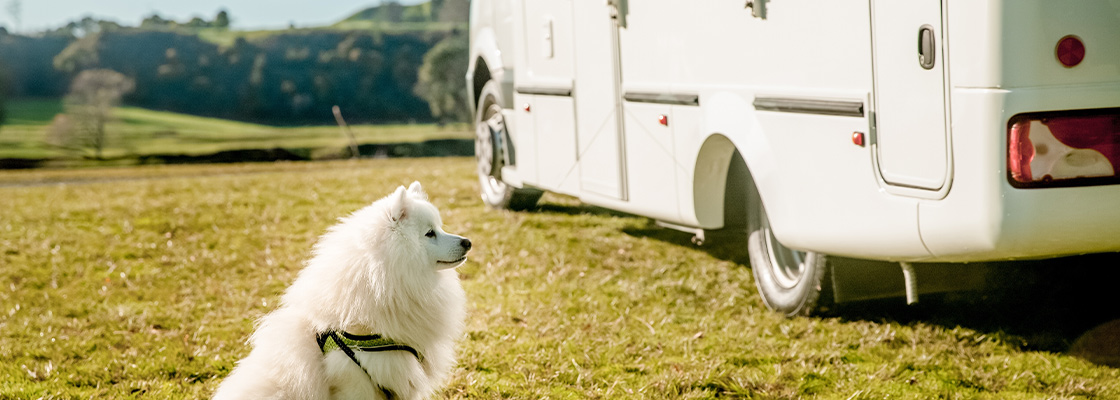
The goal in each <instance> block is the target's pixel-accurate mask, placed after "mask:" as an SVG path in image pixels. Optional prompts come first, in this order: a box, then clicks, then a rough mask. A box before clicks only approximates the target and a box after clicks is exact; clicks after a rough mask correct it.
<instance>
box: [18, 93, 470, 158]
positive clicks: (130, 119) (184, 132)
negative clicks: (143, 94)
mask: <svg viewBox="0 0 1120 400" xmlns="http://www.w3.org/2000/svg"><path fill="white" fill-rule="evenodd" d="M8 111H9V112H8V121H7V123H6V124H5V125H4V126H2V127H0V158H30V159H42V158H59V157H73V155H72V154H70V153H67V152H65V151H62V150H60V149H57V148H55V147H52V146H50V145H48V144H47V143H46V140H45V138H46V134H47V129H48V127H49V126H50V123H51V120H52V119H53V118H54V116H55V114H58V113H60V112H63V109H62V104H61V102H60V101H59V100H53V99H37V100H16V101H11V102H10V103H9V110H8ZM113 116H114V121H113V122H111V123H109V124H108V126H107V127H106V131H107V132H108V133H109V138H110V142H109V147H107V148H106V149H105V152H104V156H105V157H106V158H118V157H136V156H143V155H151V154H183V155H202V154H210V153H215V152H219V151H224V150H240V149H267V148H277V147H281V148H312V149H314V148H327V149H342V148H345V147H346V146H347V145H348V143H349V141H348V139H347V138H346V136H345V135H344V134H343V133H342V131H341V130H340V129H339V128H338V126H334V125H329V126H298V127H275V126H268V125H259V124H251V123H245V122H237V121H230V120H224V119H217V118H206V117H198V116H192V115H186V114H178V113H173V112H164V111H154V110H147V109H143V108H136V107H119V108H116V109H115V110H114V113H113ZM351 128H352V130H353V132H354V136H355V137H356V138H357V140H358V143H359V144H366V143H396V142H418V141H424V140H431V139H448V138H458V139H466V138H471V137H473V136H472V135H473V134H472V133H471V132H470V130H469V129H468V128H467V126H466V125H462V124H460V125H448V126H446V127H437V126H435V125H433V124H403V125H356V126H352V127H351Z"/></svg>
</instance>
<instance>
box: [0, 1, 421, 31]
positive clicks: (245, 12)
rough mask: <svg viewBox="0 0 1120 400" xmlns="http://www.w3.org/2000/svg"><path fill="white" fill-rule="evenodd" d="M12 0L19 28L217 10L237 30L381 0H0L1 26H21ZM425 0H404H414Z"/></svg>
mask: <svg viewBox="0 0 1120 400" xmlns="http://www.w3.org/2000/svg"><path fill="white" fill-rule="evenodd" d="M12 1H19V3H20V9H21V10H20V13H19V14H20V17H21V23H20V24H19V25H20V28H19V29H18V31H19V32H23V33H30V32H37V31H41V30H44V29H48V28H56V27H58V26H61V25H64V24H65V23H66V22H68V21H73V20H76V19H81V18H82V17H83V16H86V15H92V16H94V17H95V18H101V19H109V20H114V21H117V22H119V23H121V24H122V25H138V24H139V23H140V20H141V19H143V18H144V17H146V16H148V15H151V14H152V13H158V14H159V15H160V16H162V17H164V18H169V19H174V20H176V21H184V20H189V19H190V18H191V17H194V16H199V17H202V18H205V19H207V20H210V19H213V18H214V15H217V14H218V11H219V10H222V9H225V10H226V11H228V12H229V15H230V18H231V19H232V22H233V27H234V28H236V29H259V28H284V27H287V26H288V23H289V22H295V24H296V25H297V26H307V25H325V24H329V23H333V22H336V21H338V20H340V19H342V18H344V17H346V16H348V15H350V14H351V13H353V12H355V11H358V10H361V9H364V8H366V7H369V6H373V5H377V4H378V3H379V2H380V1H379V0H319V1H314V0H0V26H4V27H7V28H8V30H10V31H17V29H16V25H17V24H16V22H15V20H14V18H13V17H12V15H11V12H10V5H11V4H12ZM422 1H424V0H400V1H399V3H401V4H416V3H420V2H422Z"/></svg>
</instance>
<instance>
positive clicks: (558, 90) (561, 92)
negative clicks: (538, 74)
mask: <svg viewBox="0 0 1120 400" xmlns="http://www.w3.org/2000/svg"><path fill="white" fill-rule="evenodd" d="M516 90H517V93H521V94H539V95H544V96H571V95H572V88H563V87H542V86H518V87H517V89H516Z"/></svg>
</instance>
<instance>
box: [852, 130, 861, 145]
mask: <svg viewBox="0 0 1120 400" xmlns="http://www.w3.org/2000/svg"><path fill="white" fill-rule="evenodd" d="M852 144H854V145H856V146H859V147H863V132H852Z"/></svg>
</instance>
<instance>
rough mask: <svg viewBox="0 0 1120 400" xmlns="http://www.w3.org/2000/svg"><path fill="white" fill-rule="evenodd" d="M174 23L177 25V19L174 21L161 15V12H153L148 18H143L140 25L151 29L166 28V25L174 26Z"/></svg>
mask: <svg viewBox="0 0 1120 400" xmlns="http://www.w3.org/2000/svg"><path fill="white" fill-rule="evenodd" d="M174 25H175V21H172V20H169V19H163V17H161V16H159V14H152V15H150V16H148V17H147V18H144V19H143V20H141V21H140V27H141V28H149V29H150V28H166V27H169V26H174Z"/></svg>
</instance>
